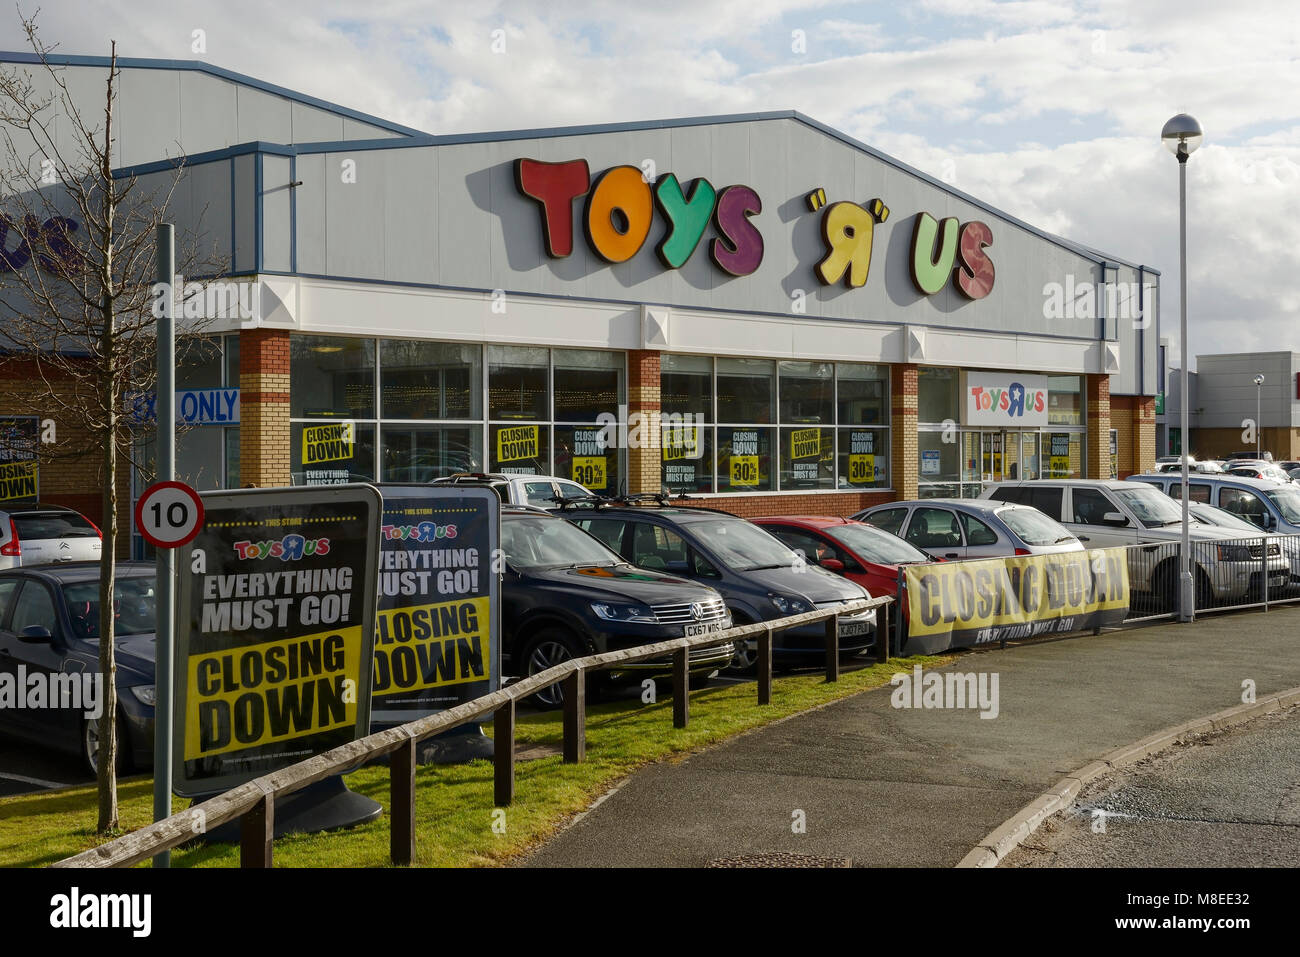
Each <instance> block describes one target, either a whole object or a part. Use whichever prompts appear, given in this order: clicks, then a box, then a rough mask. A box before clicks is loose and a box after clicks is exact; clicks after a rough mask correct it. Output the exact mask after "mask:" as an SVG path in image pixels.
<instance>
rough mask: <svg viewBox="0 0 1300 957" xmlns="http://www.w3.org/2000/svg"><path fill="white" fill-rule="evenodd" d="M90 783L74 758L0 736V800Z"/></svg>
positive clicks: (86, 772) (88, 774)
mask: <svg viewBox="0 0 1300 957" xmlns="http://www.w3.org/2000/svg"><path fill="white" fill-rule="evenodd" d="M93 780H95V779H94V777H93V776H92V775H91V773H90V772H89V771H85V770H83V769H82V767H81V762H80V761H78V760H77V758H76V757H75V756H74V755H63V754H59V753H57V752H51V751H45V750H42V749H41V748H38V747H36V746H35V745H32V744H28V743H27V742H26V741H20V740H18V739H17V738H10V737H7V736H0V797H8V796H10V795H13V794H26V793H28V792H30V791H42V790H45V789H47V788H61V787H67V786H68V785H70V784H89V783H90V782H91V781H93Z"/></svg>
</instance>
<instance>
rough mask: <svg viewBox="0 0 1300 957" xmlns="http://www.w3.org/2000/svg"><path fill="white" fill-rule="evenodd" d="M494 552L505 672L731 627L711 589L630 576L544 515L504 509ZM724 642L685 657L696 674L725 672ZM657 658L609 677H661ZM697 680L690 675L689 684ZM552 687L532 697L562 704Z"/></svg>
mask: <svg viewBox="0 0 1300 957" xmlns="http://www.w3.org/2000/svg"><path fill="white" fill-rule="evenodd" d="M501 549H502V551H503V552H504V553H505V566H506V568H505V574H504V577H503V579H502V583H501V617H502V622H501V624H502V627H501V634H502V660H503V662H504V664H503V667H504V669H505V670H506V673H507V674H514V675H519V676H521V677H522V676H527V675H534V674H537V673H538V672H540V671H545V670H546V669H547V668H550V667H553V666H554V665H557V664H560V663H561V662H564V661H568V660H569V659H571V658H580V657H583V656H585V655H591V654H598V653H601V652H605V651H615V650H618V649H621V648H628V647H635V646H637V645H644V644H650V643H652V642H656V641H668V640H669V639H672V638H681V637H684V636H685V637H690V636H694V635H701V634H706V633H708V632H710V631H721V630H723V629H725V628H729V627H730V626H731V618H730V616H729V615H728V614H727V608H726V603H725V602H724V601H723V599H722V596H721V595H719V594H718V593H717V592H716V591H714V590H713V589H712V588H709V587H705V586H703V585H699V584H696V583H695V582H692V581H687V580H686V579H685V578H683V577H681V576H675V575H669V574H666V573H664V572H655V571H647V570H646V569H643V568H634V567H632V565H630V564H629V563H627V562H626V561H624V560H623V559H622V558H621V557H620V556H619V555H618V554H616V553H615V552H613V551H611V550H610V549H608V548H606V547H605V546H604V545H603V544H601V542H600V541H598V540H597V539H596V538H593V537H592V536H591V535H588V534H587V533H586V532H584V531H582V530H581V529H579V528H576V527H575V526H573V525H571V524H570V523H568V522H566V521H564V520H563V519H561V518H557V517H556V516H554V515H551V514H550V513H549V512H546V511H542V510H540V509H536V508H520V507H511V506H504V507H502V509H501ZM733 651H734V649H733V646H732V644H731V643H730V642H724V643H722V644H720V645H714V646H712V647H707V648H695V649H692V651H691V653H690V656H689V659H688V660H689V663H690V670H691V672H692V674H694V675H696V676H700V675H707V674H709V673H710V672H713V671H716V670H717V669H718V668H721V667H726V665H727V664H728V662H729V661H730V660H731V657H732V654H733ZM670 668H671V662H670V661H667V660H665V659H657V660H654V661H647V662H639V663H636V664H632V665H628V666H626V668H625V669H623V670H622V671H621V672H619V673H617V674H613V675H611V677H615V678H617V677H626V676H628V675H630V674H633V673H636V674H640V675H655V674H659V675H662V674H667V673H669V670H670ZM697 681H698V677H697ZM562 695H563V692H562V689H561V687H560V686H559V685H553V686H551V687H550V688H547V689H545V690H543V691H541V692H539V693H538V694H537V695H536V696H535V697H536V699H537V702H538V703H539V704H541V705H542V706H544V707H557V706H558V705H560V704H561V703H562V702H563V697H562Z"/></svg>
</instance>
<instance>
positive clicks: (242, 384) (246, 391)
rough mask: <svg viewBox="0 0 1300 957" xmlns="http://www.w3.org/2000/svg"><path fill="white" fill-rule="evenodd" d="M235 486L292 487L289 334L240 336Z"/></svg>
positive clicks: (265, 332)
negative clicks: (237, 478)
mask: <svg viewBox="0 0 1300 957" xmlns="http://www.w3.org/2000/svg"><path fill="white" fill-rule="evenodd" d="M239 408H240V412H239V416H240V418H239V484H240V486H241V487H244V488H247V487H250V486H251V487H254V488H267V487H269V486H273V485H288V484H289V483H290V478H289V471H290V445H289V443H290V441H291V438H292V437H291V436H290V430H289V333H288V332H287V331H284V330H280V329H249V330H245V331H243V332H241V333H240V334H239Z"/></svg>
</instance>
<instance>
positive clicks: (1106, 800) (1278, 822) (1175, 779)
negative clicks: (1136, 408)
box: [1002, 708, 1300, 867]
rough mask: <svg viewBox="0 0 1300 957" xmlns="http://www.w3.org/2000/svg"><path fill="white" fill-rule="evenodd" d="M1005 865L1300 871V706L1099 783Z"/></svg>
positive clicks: (1095, 783) (1027, 842)
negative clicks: (1280, 869)
mask: <svg viewBox="0 0 1300 957" xmlns="http://www.w3.org/2000/svg"><path fill="white" fill-rule="evenodd" d="M1002 866H1003V867H1300V708H1291V709H1289V710H1288V711H1286V712H1283V713H1279V714H1275V715H1268V716H1266V717H1263V718H1260V719H1257V720H1255V721H1253V722H1251V723H1250V724H1247V725H1243V726H1241V727H1239V728H1234V729H1232V730H1229V731H1226V732H1222V733H1220V734H1214V735H1207V736H1205V737H1204V738H1202V739H1200V740H1198V741H1197V742H1195V743H1193V744H1190V745H1185V746H1181V747H1178V748H1176V749H1174V750H1173V751H1171V752H1166V753H1165V754H1160V755H1156V756H1155V757H1153V758H1148V759H1147V760H1146V761H1143V762H1141V763H1140V764H1137V765H1135V766H1134V767H1132V768H1130V769H1128V770H1126V771H1124V772H1121V773H1117V774H1113V775H1107V776H1106V777H1104V778H1101V779H1098V780H1096V781H1093V782H1092V783H1091V784H1090V785H1089V787H1088V788H1087V789H1086V790H1085V791H1084V792H1083V793H1082V794H1081V795H1080V796H1079V799H1078V803H1077V804H1076V805H1075V807H1074V808H1073V809H1072V810H1071V811H1070V812H1069V813H1068V814H1067V815H1063V816H1057V817H1054V818H1052V819H1050V820H1049V821H1048V822H1046V823H1045V824H1044V825H1043V826H1042V827H1040V828H1039V829H1038V830H1037V831H1036V832H1034V834H1032V835H1031V836H1030V838H1029V840H1027V841H1026V842H1025V843H1024V844H1023V845H1021V847H1020V848H1018V849H1017V850H1015V851H1013V852H1012V853H1011V854H1009V855H1008V856H1007V858H1006V859H1005V860H1004V861H1003V863H1002Z"/></svg>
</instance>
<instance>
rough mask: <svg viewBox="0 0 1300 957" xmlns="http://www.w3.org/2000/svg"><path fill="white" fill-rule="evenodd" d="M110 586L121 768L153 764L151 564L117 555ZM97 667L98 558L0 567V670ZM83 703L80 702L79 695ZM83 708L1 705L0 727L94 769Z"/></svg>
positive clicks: (92, 724)
mask: <svg viewBox="0 0 1300 957" xmlns="http://www.w3.org/2000/svg"><path fill="white" fill-rule="evenodd" d="M116 576H117V577H116V580H115V582H114V589H113V617H114V625H113V629H114V644H115V648H116V652H117V706H118V717H117V721H118V724H117V738H118V755H119V759H120V762H121V767H122V768H123V769H128V770H129V769H130V768H133V767H134V768H146V767H151V766H152V765H153V724H154V660H155V659H154V651H155V643H154V628H155V622H156V617H155V610H154V566H153V563H151V562H118V563H117V571H116ZM20 667H21V668H23V669H24V671H25V673H26V674H27V675H29V676H30V675H34V674H40V675H43V676H46V675H58V674H78V675H79V674H92V673H97V672H98V671H99V563H98V562H67V563H61V564H57V565H41V566H38V567H29V566H26V565H24V566H23V567H21V568H11V569H6V570H4V571H0V672H6V673H8V674H9V675H11V676H13V678H12V679H11V680H14V681H16V680H17V674H18V669H19V668H20ZM81 703H83V704H84V703H85V702H81ZM84 711H85V709H84V708H41V709H19V708H0V730H3V731H4V732H6V733H8V734H11V735H13V736H15V737H19V738H24V739H26V740H28V741H30V742H33V743H35V744H38V745H40V746H42V747H46V748H51V749H54V750H59V751H65V752H68V753H70V754H76V755H79V756H80V758H81V760H82V763H83V764H84V765H85V767H86V769H87V770H88V771H90V772H91V773H94V771H95V767H96V762H97V760H98V754H99V723H98V721H95V720H88V719H87V718H86V717H85V716H84Z"/></svg>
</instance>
